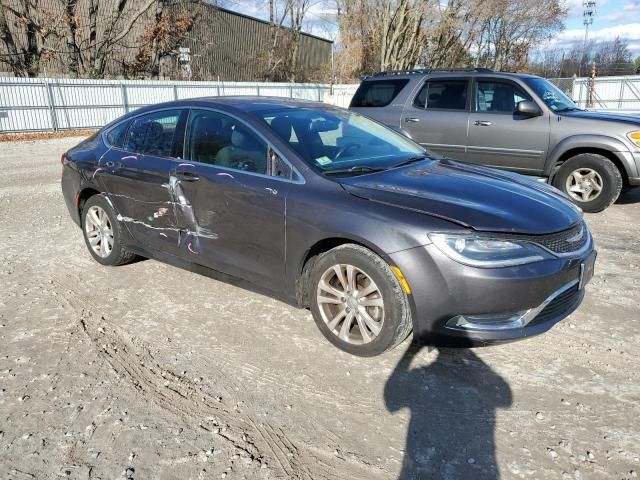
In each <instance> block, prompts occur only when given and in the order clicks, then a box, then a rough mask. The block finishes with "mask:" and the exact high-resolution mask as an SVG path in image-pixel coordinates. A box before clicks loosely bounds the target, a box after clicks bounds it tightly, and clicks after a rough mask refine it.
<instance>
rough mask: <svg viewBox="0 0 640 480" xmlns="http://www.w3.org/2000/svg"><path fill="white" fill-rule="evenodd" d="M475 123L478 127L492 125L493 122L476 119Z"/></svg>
mask: <svg viewBox="0 0 640 480" xmlns="http://www.w3.org/2000/svg"><path fill="white" fill-rule="evenodd" d="M473 124H474V125H475V126H477V127H490V126H491V122H489V121H487V120H476V121H475V122H473Z"/></svg>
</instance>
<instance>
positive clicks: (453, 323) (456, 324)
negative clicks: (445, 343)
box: [447, 310, 531, 330]
mask: <svg viewBox="0 0 640 480" xmlns="http://www.w3.org/2000/svg"><path fill="white" fill-rule="evenodd" d="M529 312H531V310H524V311H522V312H516V313H502V314H500V313H497V314H496V313H489V314H484V315H457V316H455V317H453V318H451V319H449V320H448V321H447V327H453V328H465V329H469V330H506V329H509V328H522V327H524V326H525V325H526V324H527V320H528V315H527V314H528V313H529Z"/></svg>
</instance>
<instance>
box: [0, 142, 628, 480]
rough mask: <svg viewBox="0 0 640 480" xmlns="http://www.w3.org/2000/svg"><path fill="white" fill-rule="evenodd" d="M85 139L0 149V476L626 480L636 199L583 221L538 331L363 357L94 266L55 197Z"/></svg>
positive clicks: (204, 296)
mask: <svg viewBox="0 0 640 480" xmlns="http://www.w3.org/2000/svg"><path fill="white" fill-rule="evenodd" d="M77 141H78V139H69V138H67V139H57V140H46V141H37V142H33V141H31V142H22V143H17V142H14V143H4V144H2V148H1V149H0V168H1V171H2V177H1V178H0V286H1V287H2V295H1V296H0V478H9V479H29V478H69V479H86V478H93V479H98V478H101V479H118V478H135V479H151V478H166V479H169V478H180V479H189V478H227V479H276V478H293V479H362V480H365V479H367V480H378V479H380V480H383V479H395V478H398V475H399V474H400V471H401V468H402V465H403V462H406V463H405V471H407V472H414V474H415V478H429V479H431V478H434V479H466V478H469V479H485V478H486V479H494V478H503V479H512V478H513V479H518V478H531V479H574V480H579V479H631V478H637V477H638V475H639V472H640V377H639V367H640V361H639V360H640V353H639V351H638V345H640V333H639V331H640V191H635V192H632V193H629V194H627V195H625V196H623V197H622V198H621V200H620V201H619V202H618V203H617V204H616V205H614V206H612V207H611V208H609V209H608V210H607V211H606V212H604V213H602V214H597V215H589V216H587V220H588V223H589V225H590V226H591V227H592V229H593V232H594V236H595V239H596V242H597V247H598V250H599V260H598V262H597V265H596V276H595V278H594V280H593V281H592V283H591V284H590V285H589V287H588V292H587V297H586V300H585V302H584V303H583V304H582V306H581V307H580V308H579V309H578V310H577V311H576V312H575V313H574V314H573V315H572V316H571V317H570V318H568V319H566V320H564V321H563V322H561V323H560V324H558V325H557V326H556V327H555V328H553V329H552V330H551V331H550V332H548V333H546V334H544V335H542V336H539V337H536V338H532V339H528V340H526V341H523V342H519V343H512V344H507V345H502V346H494V347H488V348H479V349H473V350H445V349H443V350H441V351H438V350H431V351H429V350H428V349H426V348H423V349H420V348H417V347H410V342H409V341H407V342H405V343H404V344H402V345H400V347H399V348H397V349H395V350H394V351H392V352H389V353H387V354H385V355H383V356H380V357H377V358H371V359H363V358H357V357H353V356H349V355H347V354H344V353H342V352H340V351H338V350H336V349H335V348H334V347H332V346H331V345H330V344H329V343H328V342H327V341H325V340H324V338H323V337H322V336H321V334H320V333H319V331H318V330H317V329H316V327H315V325H314V323H313V321H312V319H311V316H310V314H309V313H308V312H307V311H304V310H297V309H295V308H292V307H290V306H287V305H285V304H283V303H280V302H278V301H276V300H272V299H270V298H267V297H264V296H261V295H258V294H255V293H250V292H247V291H245V290H242V289H239V288H236V287H233V286H230V285H227V284H224V283H221V282H218V281H215V280H212V279H209V278H207V277H203V276H199V275H196V274H193V273H190V272H187V271H184V270H180V269H177V268H175V267H172V266H169V265H165V264H162V263H159V262H157V261H151V260H147V261H140V262H137V263H134V264H132V265H128V266H125V267H118V268H107V267H102V266H99V265H98V264H97V263H95V262H94V261H93V260H92V258H91V257H90V255H89V253H88V252H87V251H86V248H85V245H84V242H83V239H82V235H81V232H80V230H79V229H78V228H77V227H76V226H75V225H74V224H73V223H72V221H71V220H70V219H69V217H68V215H67V211H66V208H65V206H64V203H63V199H62V195H61V192H60V185H59V180H60V172H61V166H60V161H59V158H60V153H61V152H62V151H64V150H65V149H67V148H68V147H70V146H71V145H73V144H74V143H77ZM499 294H500V292H496V295H499ZM405 478H409V477H405Z"/></svg>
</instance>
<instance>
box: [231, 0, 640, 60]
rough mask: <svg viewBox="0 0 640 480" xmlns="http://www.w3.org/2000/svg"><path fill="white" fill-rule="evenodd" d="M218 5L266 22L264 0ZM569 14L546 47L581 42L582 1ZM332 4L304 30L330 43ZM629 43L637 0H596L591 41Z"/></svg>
mask: <svg viewBox="0 0 640 480" xmlns="http://www.w3.org/2000/svg"><path fill="white" fill-rule="evenodd" d="M218 1H219V3H220V4H221V6H223V7H226V8H228V9H230V10H235V11H238V12H242V13H244V14H246V15H251V16H252V17H257V18H262V19H268V16H269V14H268V0H218ZM563 1H564V5H565V7H566V8H568V10H569V13H568V16H567V19H566V21H565V30H564V31H563V32H561V33H560V34H558V35H555V36H554V38H553V39H550V40H549V41H547V42H546V43H545V45H546V46H547V47H548V48H566V49H567V50H568V49H570V48H571V47H572V46H574V45H575V44H576V43H579V44H580V45H581V44H582V42H583V40H584V25H583V24H582V20H583V17H582V12H583V6H582V0H563ZM333 4H334V2H327V1H321V0H315V1H314V0H312V5H311V8H310V10H309V13H308V14H307V21H306V22H305V28H304V30H305V31H306V32H308V33H312V34H314V35H318V36H320V37H324V38H328V39H329V40H334V39H335V36H336V32H337V24H336V17H335V15H336V12H335V8H327V7H326V6H327V5H331V6H333ZM616 37H620V38H622V39H624V40H626V41H627V42H628V44H629V49H630V50H631V52H632V54H633V57H634V58H635V57H637V56H640V0H596V15H595V18H594V20H593V25H592V26H591V27H590V31H589V38H590V39H591V40H595V41H599V40H614V39H615V38H616Z"/></svg>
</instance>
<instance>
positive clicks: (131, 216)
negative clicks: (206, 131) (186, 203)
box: [96, 149, 181, 254]
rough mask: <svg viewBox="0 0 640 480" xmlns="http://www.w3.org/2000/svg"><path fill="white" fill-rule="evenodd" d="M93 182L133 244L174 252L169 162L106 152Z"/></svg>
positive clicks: (175, 220)
mask: <svg viewBox="0 0 640 480" xmlns="http://www.w3.org/2000/svg"><path fill="white" fill-rule="evenodd" d="M99 168H100V171H99V173H98V174H97V175H96V182H97V183H98V184H99V185H101V186H103V188H104V191H105V192H107V196H108V198H109V199H110V200H111V203H112V204H113V206H114V207H115V209H116V211H117V212H118V214H119V219H120V220H121V221H123V222H125V224H126V226H127V228H128V230H129V232H130V233H131V235H132V236H133V238H134V239H136V240H137V241H139V242H141V243H144V244H147V245H148V246H150V247H152V248H161V249H166V250H167V253H173V254H175V253H177V251H178V244H179V239H180V229H181V226H180V224H179V223H178V218H177V217H176V209H175V205H174V203H175V202H174V199H173V198H172V195H171V194H170V191H169V187H168V184H169V180H170V173H171V171H172V170H174V169H175V164H174V161H173V160H171V159H165V158H159V157H152V156H147V155H134V154H131V153H128V152H123V151H122V150H118V149H111V150H109V151H108V152H107V153H106V154H105V155H104V156H103V157H102V158H101V159H100V162H99Z"/></svg>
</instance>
